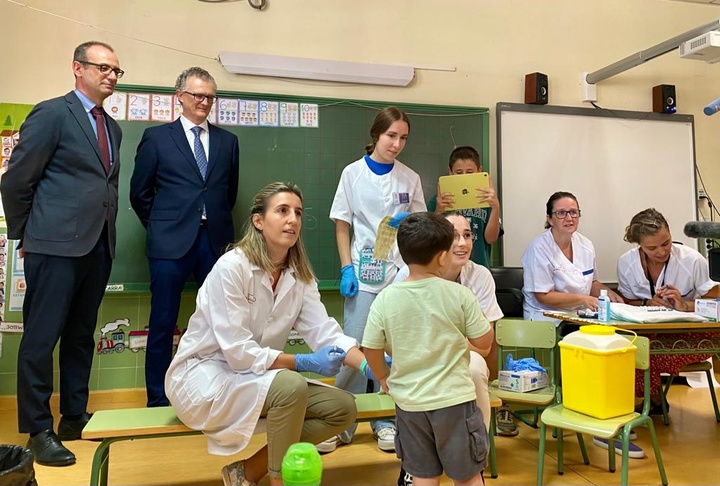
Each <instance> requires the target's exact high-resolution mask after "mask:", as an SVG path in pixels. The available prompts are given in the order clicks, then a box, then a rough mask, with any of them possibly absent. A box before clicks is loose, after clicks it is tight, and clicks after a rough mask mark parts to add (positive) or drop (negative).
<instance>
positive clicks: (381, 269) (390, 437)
mask: <svg viewBox="0 0 720 486" xmlns="http://www.w3.org/2000/svg"><path fill="white" fill-rule="evenodd" d="M409 134H410V119H409V118H408V116H407V115H406V114H405V112H403V111H402V110H400V109H399V108H396V107H394V106H390V107H387V108H383V109H382V110H380V111H379V112H378V113H377V115H376V116H375V120H374V122H373V124H372V126H371V127H370V137H371V139H372V142H371V143H370V144H369V145H367V146H366V147H365V151H366V153H367V155H365V156H363V157H361V158H360V159H358V160H356V161H355V162H353V163H351V164H349V165H348V166H346V167H345V169H343V171H342V175H341V176H340V182H339V183H338V187H337V190H336V192H335V198H334V199H333V203H332V207H331V208H330V219H332V220H333V221H334V222H335V238H336V240H337V248H338V254H339V256H340V267H341V269H340V294H342V296H343V297H345V304H344V312H343V330H344V331H345V334H347V335H348V336H350V337H353V338H355V339H357V340H358V342H362V337H363V333H364V332H365V322H366V320H367V316H368V312H369V311H370V305H371V304H372V303H373V301H374V300H375V297H376V296H377V294H378V293H379V292H380V291H381V290H382V289H384V288H385V287H387V286H388V285H389V284H390V283H391V282H392V281H393V279H394V278H395V274H396V273H397V270H398V268H399V267H400V266H402V265H403V262H402V259H401V258H400V252H399V251H398V248H397V244H395V243H394V242H392V244H391V245H390V246H391V250H390V251H389V255H388V256H387V257H386V258H382V259H375V258H374V248H375V242H376V240H379V241H380V240H382V239H383V238H384V236H387V234H385V235H383V233H384V232H383V231H382V230H381V232H380V233H378V228H379V226H380V223H381V222H382V221H383V220H385V218H386V217H390V219H389V220H388V222H387V224H388V225H389V226H391V227H393V228H397V227H398V226H399V225H400V221H402V219H404V218H405V217H407V215H408V214H409V213H411V212H413V213H414V212H417V211H425V210H426V207H425V198H424V196H423V190H422V184H421V182H420V176H418V175H417V173H415V172H414V171H413V170H412V169H410V168H409V167H408V166H406V165H405V164H403V163H402V162H400V161H399V160H397V159H396V157H398V156H399V155H400V153H401V152H402V150H403V148H405V143H406V142H407V138H408V136H409ZM351 228H352V239H351V237H350V234H351V233H350V229H351ZM390 234H392V232H390ZM335 386H337V387H338V388H342V389H343V390H347V391H350V392H352V393H364V392H365V391H366V389H367V386H368V381H367V379H366V378H364V377H363V376H361V375H360V374H358V373H357V372H356V371H355V370H354V369H352V368H348V367H343V369H342V370H341V371H340V374H338V376H337V378H336V379H335ZM374 386H375V390H379V387H380V384H379V383H378V382H376V383H375V384H374ZM370 426H371V427H372V430H373V435H374V436H375V437H376V438H377V441H378V447H379V448H380V449H381V450H384V451H386V452H392V451H394V450H395V432H396V429H395V424H394V423H393V422H392V421H375V422H371V424H370ZM354 433H355V426H353V427H351V428H350V429H349V430H347V431H346V432H345V433H343V434H341V435H340V437H338V438H333V439H331V440H328V441H325V442H324V443H322V444H318V450H319V451H320V452H325V453H327V452H332V451H334V450H335V448H336V447H337V445H338V443H344V444H349V443H350V442H351V441H352V437H353V435H354Z"/></svg>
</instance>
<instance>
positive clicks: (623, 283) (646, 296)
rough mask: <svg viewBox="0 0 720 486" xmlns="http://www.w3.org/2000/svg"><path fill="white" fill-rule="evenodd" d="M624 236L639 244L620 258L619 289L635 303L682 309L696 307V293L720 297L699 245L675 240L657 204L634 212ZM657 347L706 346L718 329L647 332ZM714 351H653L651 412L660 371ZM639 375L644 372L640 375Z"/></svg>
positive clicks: (638, 390)
mask: <svg viewBox="0 0 720 486" xmlns="http://www.w3.org/2000/svg"><path fill="white" fill-rule="evenodd" d="M625 241H627V242H628V243H633V244H635V245H636V246H635V247H634V248H633V249H631V250H628V251H627V252H626V253H624V254H623V255H622V256H621V257H620V258H619V259H618V264H617V274H618V284H619V287H618V290H619V291H620V293H621V294H622V295H623V297H625V301H626V302H627V303H628V304H630V305H637V306H645V305H649V306H661V307H668V308H672V309H675V310H679V311H683V312H692V311H694V310H695V299H696V298H703V299H717V298H718V297H720V283H718V282H715V281H714V280H711V279H710V269H709V267H708V262H707V260H705V257H703V256H702V255H701V254H700V253H699V252H698V251H697V250H695V249H693V248H690V247H689V246H684V245H682V244H679V243H673V240H672V235H671V234H670V227H669V226H668V223H667V220H666V219H665V217H664V216H663V215H662V214H661V213H660V212H659V211H657V210H655V209H654V208H649V209H645V210H644V211H640V212H639V213H638V214H636V215H635V216H633V217H632V219H631V220H630V224H629V225H628V227H627V228H626V229H625ZM643 335H647V336H648V337H649V338H650V342H651V343H652V345H653V346H656V347H667V348H672V347H674V346H675V345H676V343H678V342H681V343H684V344H685V346H688V347H693V348H702V347H703V344H702V343H703V341H706V340H709V341H716V340H718V339H719V338H720V335H719V334H718V333H711V332H694V333H688V334H674V333H670V334H668V333H665V334H649V335H648V334H643ZM709 357H710V355H709V354H693V355H688V354H671V355H658V354H652V355H651V356H650V381H651V385H652V386H651V387H650V394H651V395H650V398H651V400H652V404H653V407H652V408H651V410H650V413H651V414H652V413H658V414H661V413H662V406H661V399H660V389H659V387H660V374H661V373H668V374H671V375H677V374H678V373H679V372H680V370H681V369H682V368H683V367H684V366H686V365H688V364H690V363H696V362H699V361H703V360H705V359H707V358H709ZM638 377H639V378H638ZM642 393H643V381H642V373H636V379H635V394H636V395H638V396H642Z"/></svg>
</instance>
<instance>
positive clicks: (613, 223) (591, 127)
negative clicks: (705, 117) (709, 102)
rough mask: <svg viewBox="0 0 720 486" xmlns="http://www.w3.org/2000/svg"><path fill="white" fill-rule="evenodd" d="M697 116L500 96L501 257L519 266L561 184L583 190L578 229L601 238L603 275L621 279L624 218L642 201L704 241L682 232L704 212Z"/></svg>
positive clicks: (676, 235)
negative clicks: (700, 204)
mask: <svg viewBox="0 0 720 486" xmlns="http://www.w3.org/2000/svg"><path fill="white" fill-rule="evenodd" d="M693 123H694V121H693V117H692V116H691V115H663V114H656V113H640V112H629V111H615V110H605V109H603V110H595V109H589V108H570V107H556V106H539V105H523V104H515V103H498V104H497V138H498V144H497V147H498V188H499V193H500V199H501V204H502V206H501V207H502V224H503V229H504V231H505V234H504V236H503V238H502V246H503V248H502V255H503V264H504V265H505V266H520V258H521V257H522V254H523V252H524V251H525V248H526V247H527V246H528V244H529V243H530V241H532V239H533V238H535V237H536V236H537V235H539V234H540V233H541V232H542V231H544V230H543V228H544V224H545V204H546V202H547V200H548V198H549V197H550V195H551V194H552V193H554V192H556V191H567V192H571V193H573V194H574V195H575V196H576V197H577V198H578V202H579V204H580V209H581V211H582V217H581V218H580V225H579V228H578V231H579V232H580V233H582V234H583V235H585V236H587V237H588V238H590V240H591V241H592V242H593V244H594V245H595V253H596V270H597V274H596V278H597V279H598V280H600V281H602V282H617V274H616V265H617V259H618V257H619V256H620V255H622V254H623V253H625V252H626V251H627V250H628V249H630V248H632V245H631V244H629V243H626V242H625V241H623V236H624V234H625V227H626V226H627V225H628V224H629V223H630V219H631V218H632V217H633V215H635V214H637V213H638V212H640V211H642V210H643V209H646V208H649V207H654V208H655V209H657V210H658V211H660V212H661V213H662V214H663V215H664V216H665V218H666V219H667V221H668V224H669V225H670V232H671V234H672V237H673V240H675V241H681V242H683V243H684V244H686V245H689V246H691V247H692V248H698V242H697V240H695V239H693V238H687V237H686V236H685V235H684V234H683V227H684V226H685V223H687V222H688V221H694V220H696V216H697V196H696V194H697V193H696V187H695V184H696V182H695V147H694V142H693V141H694V125H693Z"/></svg>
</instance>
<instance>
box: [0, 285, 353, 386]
mask: <svg viewBox="0 0 720 486" xmlns="http://www.w3.org/2000/svg"><path fill="white" fill-rule="evenodd" d="M321 296H322V300H323V302H324V303H325V306H326V307H327V310H328V313H329V314H330V315H331V316H333V317H335V318H336V319H337V320H338V322H342V308H343V299H342V297H341V296H340V294H339V293H338V292H337V291H323V292H321ZM194 310H195V293H194V292H187V293H185V294H183V298H182V303H181V306H180V315H179V317H178V327H180V328H181V329H183V328H185V327H186V326H187V322H188V319H189V318H190V315H191V314H192V313H193V311H194ZM149 316H150V295H149V294H120V295H108V296H106V297H105V300H103V303H102V306H101V307H100V313H99V315H98V326H97V329H96V332H95V344H96V345H97V344H98V343H99V342H100V340H101V332H100V331H101V329H102V328H103V327H105V326H106V325H107V323H111V322H114V321H116V320H118V319H127V320H128V321H129V326H124V325H121V326H119V328H120V329H122V330H123V332H124V333H125V338H124V340H122V341H121V340H118V342H123V343H124V344H125V343H127V344H128V345H133V344H134V343H135V338H134V337H130V336H129V333H130V331H142V330H143V329H144V327H145V326H146V325H147V322H148V318H149ZM106 335H107V336H110V335H111V333H107V334H106ZM20 337H21V335H20V334H10V333H8V334H4V335H3V339H2V357H0V395H15V394H16V386H17V372H16V371H17V350H18V345H19V343H20ZM122 347H124V349H123V350H122V352H116V351H110V352H105V353H97V352H96V353H95V357H94V358H93V367H92V372H91V374H90V390H112V389H117V388H144V387H145V351H144V350H142V349H140V350H137V351H133V350H131V349H130V347H129V346H122ZM120 348H121V346H117V349H120ZM113 349H115V348H113ZM286 351H287V352H297V351H303V352H306V351H307V347H306V346H301V345H299V344H295V345H294V346H290V345H288V346H286ZM58 376H59V375H58V369H57V349H56V352H55V391H57V390H58V386H59V385H58V379H59V378H58Z"/></svg>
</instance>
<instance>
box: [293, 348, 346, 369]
mask: <svg viewBox="0 0 720 486" xmlns="http://www.w3.org/2000/svg"><path fill="white" fill-rule="evenodd" d="M344 359H345V351H343V350H342V349H340V348H338V347H337V346H330V345H328V346H323V347H322V348H320V349H318V350H317V351H315V352H314V353H308V354H296V355H295V371H310V372H312V373H317V374H318V375H323V376H335V375H337V374H338V373H339V372H340V367H341V366H342V364H343V360H344Z"/></svg>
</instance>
